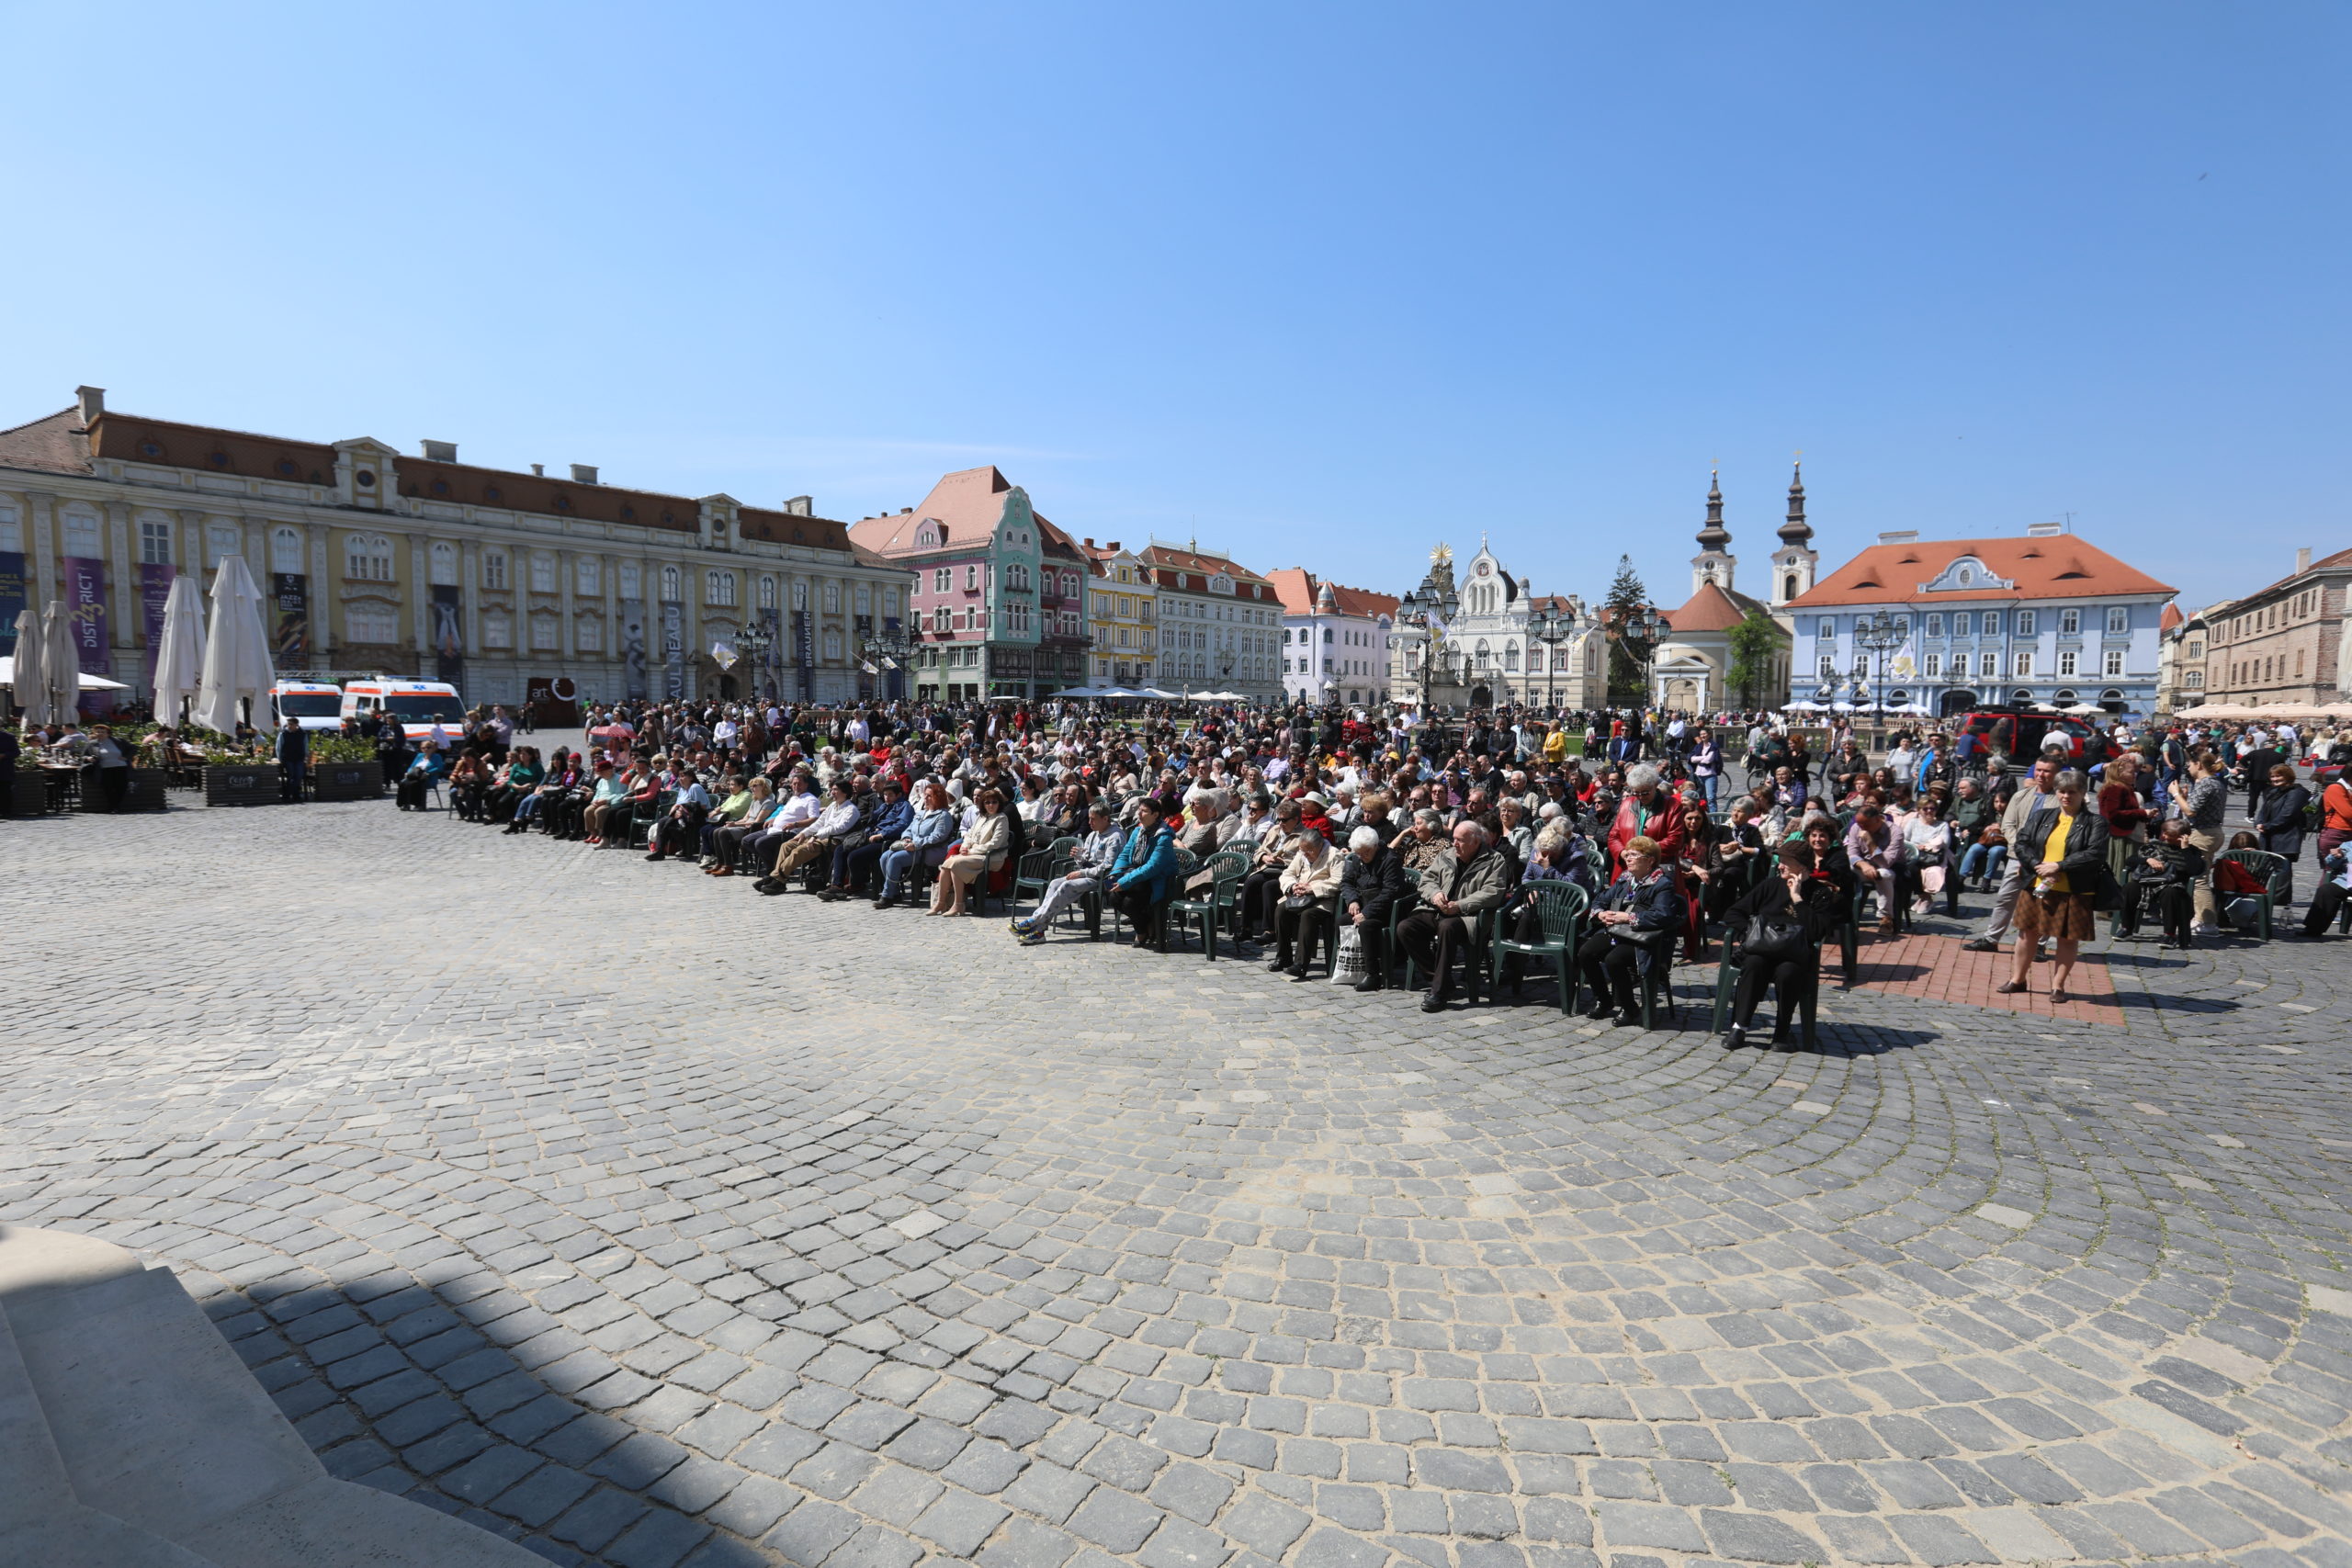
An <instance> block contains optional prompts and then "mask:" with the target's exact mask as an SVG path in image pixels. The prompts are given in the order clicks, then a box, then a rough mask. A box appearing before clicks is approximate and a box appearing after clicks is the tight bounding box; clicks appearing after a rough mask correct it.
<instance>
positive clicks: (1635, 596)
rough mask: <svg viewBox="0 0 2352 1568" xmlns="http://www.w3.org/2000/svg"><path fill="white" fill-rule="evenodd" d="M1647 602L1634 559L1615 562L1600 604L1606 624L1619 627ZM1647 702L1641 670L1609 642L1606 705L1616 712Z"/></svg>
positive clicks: (1621, 647)
mask: <svg viewBox="0 0 2352 1568" xmlns="http://www.w3.org/2000/svg"><path fill="white" fill-rule="evenodd" d="M1649 602H1650V591H1649V590H1648V589H1646V588H1645V587H1643V586H1642V577H1641V573H1639V572H1637V571H1635V570H1634V558H1633V557H1631V556H1619V557H1618V558H1617V577H1616V580H1615V581H1612V582H1611V583H1610V585H1609V597H1608V598H1607V599H1606V600H1604V601H1603V602H1602V605H1601V607H1602V609H1603V610H1604V611H1605V612H1606V613H1607V615H1608V624H1609V625H1611V626H1623V624H1624V622H1625V617H1626V616H1628V615H1631V614H1632V613H1633V612H1634V611H1635V610H1638V609H1640V608H1641V607H1642V606H1643V605H1645V604H1648V603H1649ZM1649 700H1650V693H1649V682H1648V681H1647V679H1646V678H1645V676H1644V675H1643V673H1642V666H1641V665H1640V663H1638V662H1637V661H1636V660H1634V656H1633V655H1632V654H1630V653H1628V652H1626V651H1625V645H1624V644H1623V642H1622V641H1620V640H1619V639H1617V638H1616V637H1611V638H1610V639H1609V705H1610V706H1611V707H1617V708H1632V707H1640V706H1641V705H1643V704H1645V703H1646V702H1648V701H1649Z"/></svg>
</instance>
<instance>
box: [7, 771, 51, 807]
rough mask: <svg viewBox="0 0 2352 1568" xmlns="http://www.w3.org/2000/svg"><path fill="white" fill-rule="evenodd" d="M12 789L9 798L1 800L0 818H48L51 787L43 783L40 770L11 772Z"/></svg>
mask: <svg viewBox="0 0 2352 1568" xmlns="http://www.w3.org/2000/svg"><path fill="white" fill-rule="evenodd" d="M9 777H10V780H11V784H12V787H11V789H10V791H9V794H8V795H7V797H6V799H5V800H0V817H46V816H48V815H49V785H48V784H45V783H43V782H42V779H41V773H40V770H39V769H38V768H13V769H11V770H9Z"/></svg>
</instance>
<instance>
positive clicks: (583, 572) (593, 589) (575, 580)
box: [571, 556, 605, 598]
mask: <svg viewBox="0 0 2352 1568" xmlns="http://www.w3.org/2000/svg"><path fill="white" fill-rule="evenodd" d="M604 575H605V574H604V571H603V570H602V569H601V568H600V567H599V566H598V565H597V564H596V558H595V557H594V556H582V557H581V558H579V559H578V560H576V561H573V562H572V563H571V591H572V592H574V593H577V594H579V595H581V596H582V598H589V597H594V596H595V595H599V594H602V593H603V592H605V584H604Z"/></svg>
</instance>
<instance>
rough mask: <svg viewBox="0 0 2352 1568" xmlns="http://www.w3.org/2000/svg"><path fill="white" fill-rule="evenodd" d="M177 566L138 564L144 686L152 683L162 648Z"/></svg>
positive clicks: (152, 563)
mask: <svg viewBox="0 0 2352 1568" xmlns="http://www.w3.org/2000/svg"><path fill="white" fill-rule="evenodd" d="M178 575H179V568H177V567H175V566H170V565H163V564H158V563H157V562H154V561H141V562H140V563H139V630H140V634H141V641H143V642H144V643H146V645H147V685H148V689H149V691H150V692H151V693H152V692H153V689H154V685H155V656H156V655H157V654H159V653H161V652H162V651H163V650H164V610H165V609H166V608H168V607H169V606H170V604H171V602H172V579H174V578H175V577H177V576H178Z"/></svg>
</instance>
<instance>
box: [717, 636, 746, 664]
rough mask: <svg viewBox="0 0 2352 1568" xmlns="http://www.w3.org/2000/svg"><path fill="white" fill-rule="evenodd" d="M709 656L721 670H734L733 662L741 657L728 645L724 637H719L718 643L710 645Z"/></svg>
mask: <svg viewBox="0 0 2352 1568" xmlns="http://www.w3.org/2000/svg"><path fill="white" fill-rule="evenodd" d="M710 656H711V658H712V659H714V660H718V667H719V668H720V669H721V670H732V669H734V668H735V661H736V660H738V659H740V658H741V657H742V655H741V654H739V653H737V652H736V651H735V648H734V645H733V644H731V643H729V641H728V640H727V639H726V638H725V637H720V638H719V639H718V641H716V642H714V643H712V644H711V645H710Z"/></svg>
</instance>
